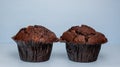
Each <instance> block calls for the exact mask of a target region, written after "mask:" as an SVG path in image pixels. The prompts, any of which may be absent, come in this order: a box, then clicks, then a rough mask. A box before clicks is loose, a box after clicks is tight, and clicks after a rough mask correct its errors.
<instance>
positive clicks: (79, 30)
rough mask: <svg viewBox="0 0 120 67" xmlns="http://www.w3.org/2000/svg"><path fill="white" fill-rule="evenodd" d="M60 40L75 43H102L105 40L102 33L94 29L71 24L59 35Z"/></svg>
mask: <svg viewBox="0 0 120 67" xmlns="http://www.w3.org/2000/svg"><path fill="white" fill-rule="evenodd" d="M60 41H61V42H66V43H75V44H87V45H95V44H103V43H106V42H107V38H106V37H105V35H104V34H102V33H100V32H97V31H95V30H94V29H93V28H91V27H89V26H87V25H81V26H73V27H71V28H70V29H69V30H67V31H65V32H64V33H63V34H62V36H61V37H60Z"/></svg>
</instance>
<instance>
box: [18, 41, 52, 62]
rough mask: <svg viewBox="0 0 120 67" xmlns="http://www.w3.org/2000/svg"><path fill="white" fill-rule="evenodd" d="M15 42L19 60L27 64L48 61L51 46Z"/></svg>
mask: <svg viewBox="0 0 120 67" xmlns="http://www.w3.org/2000/svg"><path fill="white" fill-rule="evenodd" d="M16 42H17V46H18V52H19V56H20V59H21V60H23V61H27V62H43V61H47V60H49V58H50V55H51V51H52V45H53V44H43V43H34V42H32V41H30V42H23V41H16Z"/></svg>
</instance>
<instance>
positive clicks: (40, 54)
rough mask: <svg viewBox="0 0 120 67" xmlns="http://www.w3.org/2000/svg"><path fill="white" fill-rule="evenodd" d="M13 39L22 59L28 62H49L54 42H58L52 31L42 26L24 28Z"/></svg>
mask: <svg viewBox="0 0 120 67" xmlns="http://www.w3.org/2000/svg"><path fill="white" fill-rule="evenodd" d="M12 39H13V40H14V41H15V42H16V43H17V46H18V51H19V56H20V59H21V60H23V61H28V62H42V61H47V60H49V58H50V54H51V51H52V45H53V42H56V41H57V40H58V39H57V37H56V35H55V34H54V33H53V32H52V31H50V30H49V29H47V28H45V27H43V26H40V25H34V26H28V27H27V28H22V29H21V30H20V31H19V32H18V33H17V34H16V35H15V36H14V37H12Z"/></svg>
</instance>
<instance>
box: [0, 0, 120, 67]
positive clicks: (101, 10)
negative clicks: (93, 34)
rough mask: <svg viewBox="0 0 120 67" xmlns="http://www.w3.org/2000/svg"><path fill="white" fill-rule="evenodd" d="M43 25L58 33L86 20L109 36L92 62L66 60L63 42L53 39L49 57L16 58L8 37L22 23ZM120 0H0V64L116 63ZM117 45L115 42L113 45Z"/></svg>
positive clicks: (102, 66)
mask: <svg viewBox="0 0 120 67" xmlns="http://www.w3.org/2000/svg"><path fill="white" fill-rule="evenodd" d="M36 24H38V25H43V26H45V27H47V28H49V29H50V30H52V31H53V32H54V33H56V35H57V36H58V37H60V36H61V35H62V33H63V32H64V31H66V30H67V29H68V28H70V27H71V26H74V25H81V24H86V25H89V26H91V27H93V28H94V29H96V30H97V31H99V32H102V33H104V34H105V35H106V37H107V38H108V43H106V44H105V45H104V46H103V47H102V49H101V52H100V55H99V57H98V60H97V61H96V62H93V63H86V64H84V63H75V62H72V61H69V60H68V58H67V53H66V51H65V45H64V43H55V44H54V46H53V51H52V55H51V58H50V60H49V61H47V62H43V63H35V64H34V63H26V62H23V61H21V60H19V56H18V52H17V48H16V46H17V45H16V43H15V42H14V41H13V40H12V39H11V37H12V36H14V35H15V34H16V33H17V32H18V31H19V30H20V29H21V28H22V27H26V26H28V25H36ZM119 29H120V0H0V54H1V55H0V66H2V67H10V66H11V67H33V66H34V67H56V66H57V67H61V66H62V67H83V66H84V67H88V66H89V67H113V66H115V67H119V66H120V58H119V57H120V49H119V47H120V45H119V44H120V30H119ZM116 45H117V46H116Z"/></svg>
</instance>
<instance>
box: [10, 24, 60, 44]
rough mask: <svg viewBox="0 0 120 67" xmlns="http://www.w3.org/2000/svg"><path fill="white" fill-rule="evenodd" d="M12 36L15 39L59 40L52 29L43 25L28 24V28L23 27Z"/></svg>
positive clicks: (48, 41) (45, 41)
mask: <svg viewBox="0 0 120 67" xmlns="http://www.w3.org/2000/svg"><path fill="white" fill-rule="evenodd" d="M12 38H13V40H15V41H25V42H27V41H33V42H41V43H53V42H56V41H57V40H58V39H57V37H56V35H55V34H54V33H53V32H52V31H50V30H49V29H47V28H45V27H43V26H41V25H34V26H28V27H27V28H22V29H21V30H20V31H19V32H18V33H17V34H16V35H15V36H14V37H12Z"/></svg>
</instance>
